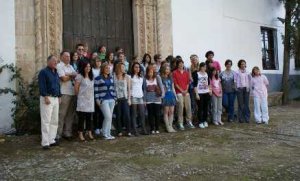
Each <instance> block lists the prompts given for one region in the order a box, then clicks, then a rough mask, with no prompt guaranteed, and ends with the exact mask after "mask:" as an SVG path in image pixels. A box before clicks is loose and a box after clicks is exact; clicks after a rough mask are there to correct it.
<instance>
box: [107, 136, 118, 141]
mask: <svg viewBox="0 0 300 181" xmlns="http://www.w3.org/2000/svg"><path fill="white" fill-rule="evenodd" d="M104 139H105V140H114V139H116V138H115V137H114V136H108V137H104Z"/></svg>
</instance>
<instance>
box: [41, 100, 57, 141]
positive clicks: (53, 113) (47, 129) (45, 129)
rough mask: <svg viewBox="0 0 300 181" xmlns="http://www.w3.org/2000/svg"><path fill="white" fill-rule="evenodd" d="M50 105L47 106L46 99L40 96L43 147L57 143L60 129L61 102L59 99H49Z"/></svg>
mask: <svg viewBox="0 0 300 181" xmlns="http://www.w3.org/2000/svg"><path fill="white" fill-rule="evenodd" d="M49 100H50V104H48V105H47V104H45V98H44V97H42V96H40V111H41V131H42V146H49V145H50V144H52V143H55V140H54V139H55V137H56V133H57V127H58V110H59V100H58V98H57V97H49Z"/></svg>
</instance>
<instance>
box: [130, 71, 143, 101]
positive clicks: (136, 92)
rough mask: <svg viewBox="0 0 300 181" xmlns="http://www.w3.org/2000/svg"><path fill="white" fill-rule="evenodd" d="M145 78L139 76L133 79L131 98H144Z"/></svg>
mask: <svg viewBox="0 0 300 181" xmlns="http://www.w3.org/2000/svg"><path fill="white" fill-rule="evenodd" d="M143 81H144V80H143V78H142V77H138V76H136V75H135V76H133V78H131V97H135V98H142V97H143V96H144V93H143Z"/></svg>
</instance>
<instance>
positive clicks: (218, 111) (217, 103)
mask: <svg viewBox="0 0 300 181" xmlns="http://www.w3.org/2000/svg"><path fill="white" fill-rule="evenodd" d="M211 102H212V115H213V122H221V121H222V120H221V116H222V97H217V96H215V95H212V97H211Z"/></svg>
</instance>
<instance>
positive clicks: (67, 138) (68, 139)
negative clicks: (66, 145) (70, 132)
mask: <svg viewBox="0 0 300 181" xmlns="http://www.w3.org/2000/svg"><path fill="white" fill-rule="evenodd" d="M63 138H64V139H65V140H67V141H72V139H73V138H72V136H63Z"/></svg>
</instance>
